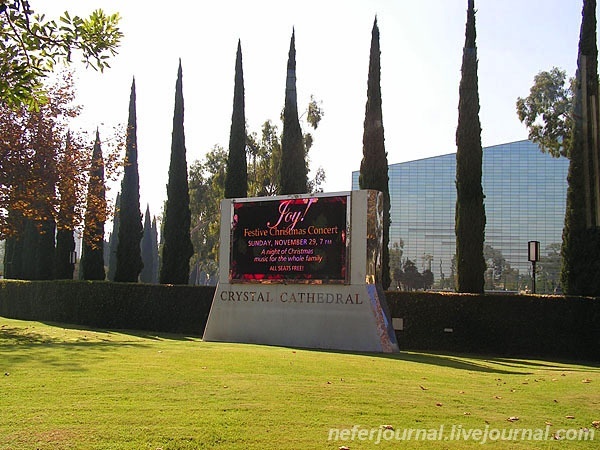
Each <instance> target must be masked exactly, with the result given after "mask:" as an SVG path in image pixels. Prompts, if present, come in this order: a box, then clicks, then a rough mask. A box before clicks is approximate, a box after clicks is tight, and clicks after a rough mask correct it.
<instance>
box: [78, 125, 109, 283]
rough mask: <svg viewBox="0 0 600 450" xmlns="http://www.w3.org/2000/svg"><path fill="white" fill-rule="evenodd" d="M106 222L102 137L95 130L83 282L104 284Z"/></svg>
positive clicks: (81, 274) (81, 271)
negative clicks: (97, 281) (99, 281)
mask: <svg viewBox="0 0 600 450" xmlns="http://www.w3.org/2000/svg"><path fill="white" fill-rule="evenodd" d="M105 222H106V188H105V185H104V160H103V158H102V147H101V144H100V134H99V133H98V130H96V141H95V142H94V151H93V153H92V161H91V165H90V178H89V182H88V192H87V203H86V210H85V225H84V229H83V243H82V250H81V262H80V265H79V269H80V278H81V279H83V280H104V278H105V277H106V273H105V272H104V223H105Z"/></svg>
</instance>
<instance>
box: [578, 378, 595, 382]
mask: <svg viewBox="0 0 600 450" xmlns="http://www.w3.org/2000/svg"><path fill="white" fill-rule="evenodd" d="M581 382H582V383H591V382H592V380H590V379H589V378H586V379H585V380H581Z"/></svg>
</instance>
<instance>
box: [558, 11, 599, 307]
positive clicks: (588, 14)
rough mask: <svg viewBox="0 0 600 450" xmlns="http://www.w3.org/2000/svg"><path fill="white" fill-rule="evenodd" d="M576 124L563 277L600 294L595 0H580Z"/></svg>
mask: <svg viewBox="0 0 600 450" xmlns="http://www.w3.org/2000/svg"><path fill="white" fill-rule="evenodd" d="M576 82H577V83H576V89H575V93H574V94H575V95H574V97H575V100H574V114H573V119H574V126H573V132H572V138H571V142H572V148H571V157H570V162H569V173H568V176H567V181H568V189H567V206H566V211H565V225H564V228H563V243H562V250H561V253H562V258H563V263H562V264H563V265H562V270H561V283H562V286H563V291H564V292H565V293H566V294H569V295H585V296H599V295H600V277H599V276H598V274H599V273H600V173H599V162H598V161H599V159H600V154H599V153H600V148H599V147H598V142H600V118H599V117H598V112H597V111H598V108H597V105H598V48H597V44H596V1H595V0H584V2H583V10H582V21H581V28H580V34H579V51H578V57H577V73H576Z"/></svg>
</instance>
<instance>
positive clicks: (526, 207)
mask: <svg viewBox="0 0 600 450" xmlns="http://www.w3.org/2000/svg"><path fill="white" fill-rule="evenodd" d="M568 166H569V161H568V160H567V159H566V158H552V157H551V156H549V155H547V154H544V153H542V152H541V151H540V150H539V148H538V146H537V145H536V144H534V143H532V142H530V141H519V142H513V143H508V144H502V145H496V146H492V147H486V148H484V149H483V180H482V183H483V190H484V194H485V211H486V230H485V243H486V245H489V246H491V247H492V248H493V249H494V250H496V251H499V252H500V253H501V255H502V257H503V258H504V259H505V261H506V263H507V266H510V268H511V269H513V270H512V272H511V273H510V274H511V276H513V278H514V277H517V274H516V272H517V271H518V275H520V277H521V278H522V279H523V278H524V277H525V276H529V275H530V273H531V263H530V262H529V261H528V258H527V242H528V241H532V240H535V241H540V248H541V249H542V254H548V252H549V250H547V248H548V246H550V245H551V244H560V242H561V241H562V229H563V221H564V213H565V202H566V190H567V171H568ZM388 174H389V178H390V181H389V183H390V197H391V219H392V223H391V227H390V246H391V245H392V244H393V243H394V242H400V241H403V242H404V251H403V258H409V259H410V260H411V261H413V262H414V263H415V264H416V265H417V267H418V269H419V270H421V271H423V270H425V269H428V268H430V270H431V271H432V272H433V274H434V279H435V284H434V286H436V287H450V286H451V285H453V284H452V283H451V282H450V280H451V277H452V275H453V268H452V267H453V264H452V260H453V257H454V255H455V253H456V237H455V234H454V210H455V205H456V188H455V177H456V155H455V154H454V153H452V154H448V155H443V156H436V157H433V158H427V159H421V160H417V161H410V162H405V163H399V164H392V165H390V166H389V171H388ZM352 189H358V171H356V172H353V173H352ZM488 256H489V255H488ZM553 264H554V265H556V263H553ZM549 265H550V264H548V266H549ZM488 266H491V262H490V263H488ZM501 276H505V277H508V274H505V275H500V274H497V277H498V278H500V277H501ZM444 280H446V281H447V283H444ZM505 281H506V280H505ZM552 283H554V281H552ZM496 284H497V283H496ZM508 284H509V283H505V288H506V286H508ZM515 288H523V286H522V285H519V286H513V289H515ZM546 290H549V289H548V288H547V289H546Z"/></svg>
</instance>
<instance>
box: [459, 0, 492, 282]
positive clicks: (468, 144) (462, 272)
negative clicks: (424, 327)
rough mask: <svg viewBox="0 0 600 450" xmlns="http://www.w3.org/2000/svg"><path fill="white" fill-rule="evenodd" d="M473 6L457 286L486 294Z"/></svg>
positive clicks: (463, 94)
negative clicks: (484, 291)
mask: <svg viewBox="0 0 600 450" xmlns="http://www.w3.org/2000/svg"><path fill="white" fill-rule="evenodd" d="M474 8H475V6H474V0H468V10H467V23H466V30H465V46H464V48H463V59H462V69H461V72H462V77H461V80H460V87H459V104H458V126H457V129H456V146H457V151H456V217H455V220H456V224H455V233H456V264H457V286H456V287H457V290H458V292H471V293H483V289H484V283H485V280H484V273H485V268H486V264H485V260H484V258H483V241H484V235H485V207H484V204H483V199H484V195H483V188H482V186H481V175H482V161H483V150H482V147H481V124H480V122H479V89H478V80H477V47H476V45H475V38H476V31H475V9H474Z"/></svg>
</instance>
